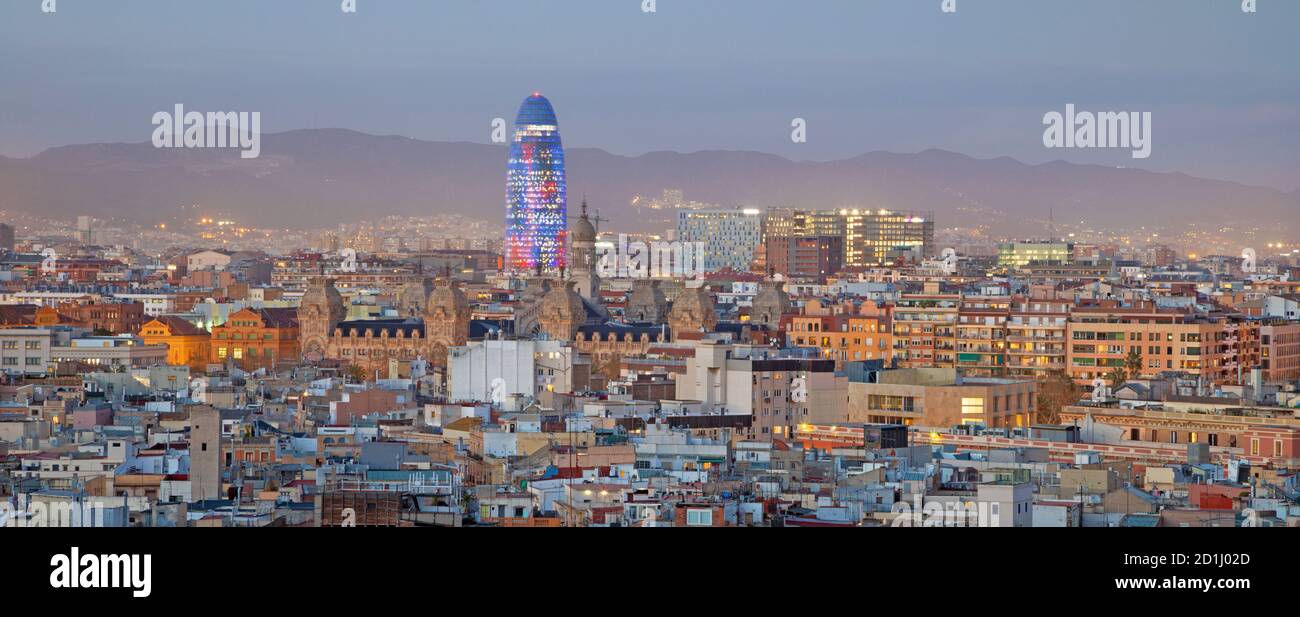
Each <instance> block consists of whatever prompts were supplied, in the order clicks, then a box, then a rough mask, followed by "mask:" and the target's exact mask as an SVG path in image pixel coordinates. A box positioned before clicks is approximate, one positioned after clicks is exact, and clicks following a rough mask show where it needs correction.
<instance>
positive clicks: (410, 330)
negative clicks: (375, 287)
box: [298, 279, 472, 375]
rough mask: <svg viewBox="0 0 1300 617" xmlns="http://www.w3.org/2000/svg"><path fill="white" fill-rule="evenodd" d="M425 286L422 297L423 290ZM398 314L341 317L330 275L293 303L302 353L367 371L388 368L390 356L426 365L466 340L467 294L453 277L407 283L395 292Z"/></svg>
mask: <svg viewBox="0 0 1300 617" xmlns="http://www.w3.org/2000/svg"><path fill="white" fill-rule="evenodd" d="M424 289H429V290H430V292H429V293H428V294H427V295H424V296H423V297H421V295H422V293H423V290H424ZM396 304H397V306H398V310H399V311H400V314H401V316H400V317H398V318H397V319H363V320H355V321H344V320H343V317H344V315H345V313H346V311H345V309H344V307H343V300H342V297H341V296H340V295H339V293H338V291H337V290H335V289H334V284H333V281H332V280H330V279H321V280H320V281H318V282H317V283H315V284H313V285H312V287H311V289H309V290H308V292H307V294H306V295H304V296H303V300H302V304H301V306H299V308H298V316H299V317H298V319H299V323H300V324H302V349H303V354H304V355H306V356H307V357H308V358H309V359H320V358H330V359H335V360H339V361H340V362H343V363H345V364H350V365H357V366H359V367H361V368H362V370H364V371H365V372H366V373H367V374H368V375H373V374H374V373H375V372H376V371H378V372H380V373H384V372H386V371H387V370H388V364H389V360H390V359H397V360H400V361H410V360H415V359H417V358H424V359H426V360H428V361H429V364H430V365H433V366H443V365H445V364H446V362H447V348H448V347H453V346H459V345H464V344H465V343H466V342H468V340H469V324H470V319H471V316H472V309H471V307H470V303H469V299H468V298H467V297H466V296H465V292H464V291H463V290H461V289H460V287H459V286H458V285H456V283H455V282H446V283H443V284H434V283H433V281H430V280H427V279H426V280H424V281H416V282H412V283H408V284H407V285H405V286H403V287H402V289H401V291H400V292H399V293H398V295H397V303H396Z"/></svg>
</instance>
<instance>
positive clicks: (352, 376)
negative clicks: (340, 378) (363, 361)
mask: <svg viewBox="0 0 1300 617" xmlns="http://www.w3.org/2000/svg"><path fill="white" fill-rule="evenodd" d="M345 376H346V377H347V379H348V381H350V382H354V383H365V381H366V369H363V368H361V366H360V365H357V364H349V365H348V370H347V373H345Z"/></svg>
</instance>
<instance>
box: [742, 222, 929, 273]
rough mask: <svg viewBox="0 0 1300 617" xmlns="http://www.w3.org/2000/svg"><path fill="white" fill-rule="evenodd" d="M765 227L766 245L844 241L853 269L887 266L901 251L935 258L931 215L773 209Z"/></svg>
mask: <svg viewBox="0 0 1300 617" xmlns="http://www.w3.org/2000/svg"><path fill="white" fill-rule="evenodd" d="M763 224H764V228H763V236H764V241H767V239H769V238H772V237H779V236H794V237H812V236H838V237H841V238H844V242H843V247H844V249H843V250H844V255H843V263H844V265H846V266H850V267H868V266H879V265H883V264H886V263H888V262H889V253H890V251H894V250H898V249H919V250H920V252H921V254H922V255H925V256H930V255H933V254H934V215H933V214H930V213H920V212H902V211H897V210H884V209H857V208H855V209H852V210H849V209H841V210H795V209H790V208H769V209H768V211H767V216H766V217H765V220H764V223H763Z"/></svg>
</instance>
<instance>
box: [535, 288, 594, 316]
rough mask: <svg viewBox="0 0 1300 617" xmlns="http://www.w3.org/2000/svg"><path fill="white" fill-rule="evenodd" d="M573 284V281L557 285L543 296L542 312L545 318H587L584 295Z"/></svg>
mask: <svg viewBox="0 0 1300 617" xmlns="http://www.w3.org/2000/svg"><path fill="white" fill-rule="evenodd" d="M573 285H574V284H573V283H567V284H564V285H557V286H555V287H552V288H551V290H550V291H548V292H546V295H544V296H542V306H541V313H542V315H543V317H544V318H546V319H565V320H572V319H578V320H583V319H585V317H586V309H585V308H584V307H583V304H582V296H580V295H578V292H577V291H575V290H574V289H573Z"/></svg>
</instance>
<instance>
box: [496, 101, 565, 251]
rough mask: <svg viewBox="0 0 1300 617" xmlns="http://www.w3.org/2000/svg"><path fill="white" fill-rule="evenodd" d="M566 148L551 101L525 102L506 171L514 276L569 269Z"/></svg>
mask: <svg viewBox="0 0 1300 617" xmlns="http://www.w3.org/2000/svg"><path fill="white" fill-rule="evenodd" d="M567 229H568V209H567V207H566V193H565V181H564V146H563V144H561V143H560V127H559V123H558V121H557V120H556V119H555V110H554V109H553V108H552V107H551V102H550V101H549V100H547V99H546V97H544V96H542V95H541V94H540V93H537V92H534V93H533V95H532V96H530V97H528V98H526V99H524V102H523V104H522V105H520V106H519V115H518V116H517V117H516V118H515V132H514V137H513V139H512V140H511V143H510V162H509V166H508V167H507V171H506V238H505V266H506V269H507V270H511V271H514V272H532V271H548V272H554V271H558V270H561V269H564V268H566V267H567V265H568V256H567V254H566V244H567V242H566V236H567V234H568V232H567V231H566V230H567Z"/></svg>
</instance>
